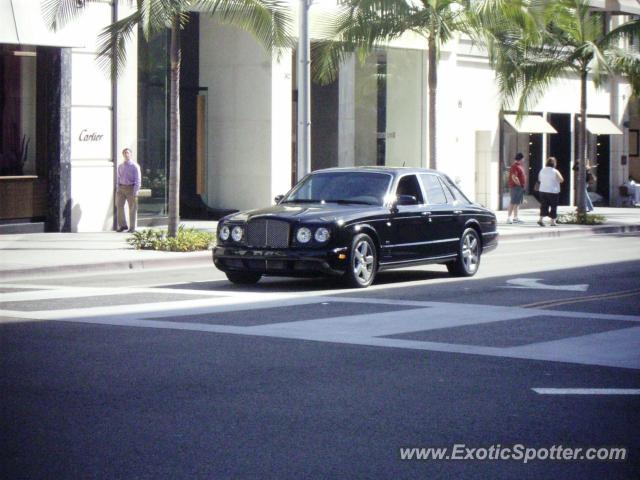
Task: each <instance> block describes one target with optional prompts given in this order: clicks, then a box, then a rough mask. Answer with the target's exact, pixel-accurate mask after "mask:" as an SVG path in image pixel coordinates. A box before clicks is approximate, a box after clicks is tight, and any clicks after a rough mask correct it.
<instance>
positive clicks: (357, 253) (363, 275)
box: [344, 233, 378, 288]
mask: <svg viewBox="0 0 640 480" xmlns="http://www.w3.org/2000/svg"><path fill="white" fill-rule="evenodd" d="M377 271H378V252H377V250H376V246H375V244H374V243H373V240H371V237H370V236H369V235H367V234H366V233H361V234H359V235H356V236H355V237H353V240H352V241H351V250H350V255H349V266H348V268H347V271H346V272H345V274H344V281H345V283H346V284H347V286H349V287H353V288H367V287H368V286H369V285H371V284H372V283H373V280H374V278H375V277H376V273H377Z"/></svg>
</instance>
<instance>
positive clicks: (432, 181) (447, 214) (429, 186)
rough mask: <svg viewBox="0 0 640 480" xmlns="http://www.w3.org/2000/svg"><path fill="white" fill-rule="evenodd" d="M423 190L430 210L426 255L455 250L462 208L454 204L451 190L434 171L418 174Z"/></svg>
mask: <svg viewBox="0 0 640 480" xmlns="http://www.w3.org/2000/svg"><path fill="white" fill-rule="evenodd" d="M420 181H421V182H422V186H423V188H424V191H425V196H426V207H427V208H428V209H429V210H430V211H431V215H430V220H431V223H430V225H431V235H430V238H431V243H430V244H429V248H428V250H429V251H428V256H430V257H439V256H444V255H449V254H453V253H455V252H456V251H457V248H458V242H459V240H460V235H459V232H458V230H459V227H458V224H459V222H460V219H461V213H462V210H460V209H457V208H456V207H455V205H454V199H453V197H452V195H451V192H449V191H448V189H447V188H446V187H445V186H444V185H443V184H442V183H441V181H440V178H439V175H437V174H435V173H422V174H420Z"/></svg>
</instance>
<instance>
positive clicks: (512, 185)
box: [507, 152, 526, 223]
mask: <svg viewBox="0 0 640 480" xmlns="http://www.w3.org/2000/svg"><path fill="white" fill-rule="evenodd" d="M523 159H524V155H522V153H520V152H518V153H516V156H515V157H514V159H513V164H512V165H511V168H510V169H509V193H510V196H511V198H510V202H509V209H508V211H507V223H524V222H523V221H522V220H520V218H518V209H519V208H520V205H521V204H522V202H523V201H524V186H525V182H526V178H525V176H524V169H523V168H522V160H523ZM512 216H513V220H512V219H511V218H512Z"/></svg>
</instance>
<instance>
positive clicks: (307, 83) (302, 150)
mask: <svg viewBox="0 0 640 480" xmlns="http://www.w3.org/2000/svg"><path fill="white" fill-rule="evenodd" d="M310 4H311V0H300V14H299V24H300V25H299V31H298V142H297V144H298V178H297V179H298V180H300V179H301V178H302V177H304V176H305V175H306V174H308V173H309V172H310V171H311V60H310V58H309V57H310V55H311V47H310V44H311V42H310V40H309V6H310Z"/></svg>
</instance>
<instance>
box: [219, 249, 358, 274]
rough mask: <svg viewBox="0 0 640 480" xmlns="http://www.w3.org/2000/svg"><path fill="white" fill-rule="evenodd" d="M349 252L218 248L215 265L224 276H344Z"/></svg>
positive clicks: (345, 250)
mask: <svg viewBox="0 0 640 480" xmlns="http://www.w3.org/2000/svg"><path fill="white" fill-rule="evenodd" d="M347 250H348V249H347V248H346V247H338V248H330V249H320V250H318V249H256V248H248V247H241V246H220V245H218V246H215V247H214V248H213V263H214V265H215V266H216V267H217V268H218V269H219V270H222V271H223V272H255V273H264V274H267V275H279V276H287V277H289V276H293V277H296V276H300V277H307V276H322V275H333V276H340V275H344V272H345V270H346V268H347V265H348V257H347Z"/></svg>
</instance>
